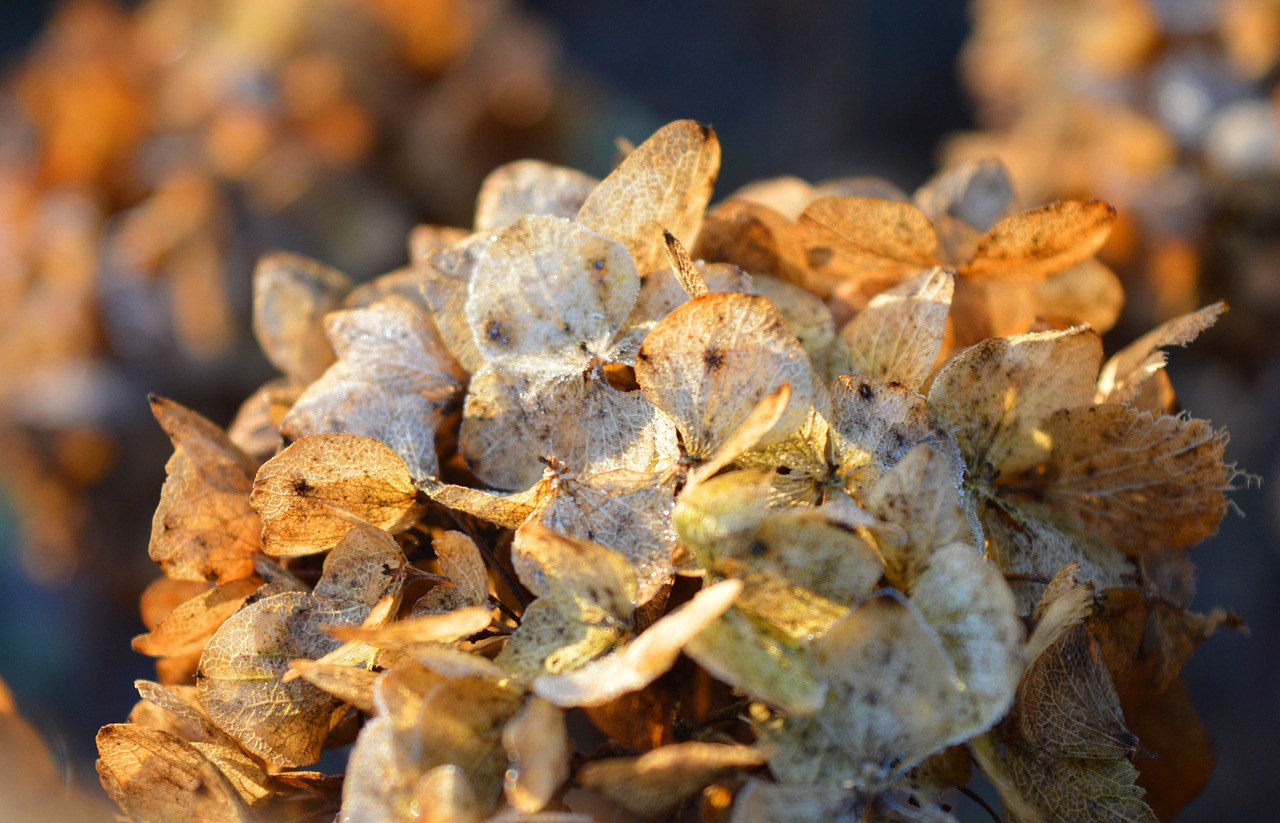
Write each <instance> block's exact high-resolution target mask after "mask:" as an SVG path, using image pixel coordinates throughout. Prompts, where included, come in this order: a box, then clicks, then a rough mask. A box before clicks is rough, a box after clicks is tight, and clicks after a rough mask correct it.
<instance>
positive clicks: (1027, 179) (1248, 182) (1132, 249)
mask: <svg viewBox="0 0 1280 823" xmlns="http://www.w3.org/2000/svg"><path fill="white" fill-rule="evenodd" d="M970 5H971V13H972V17H973V21H974V28H973V34H972V36H971V37H970V39H969V41H968V43H967V44H966V45H965V48H964V52H963V55H962V59H961V68H962V69H963V71H964V75H965V78H966V81H967V85H968V87H969V89H970V90H971V92H972V94H973V96H974V98H975V101H976V103H977V119H978V121H979V123H980V124H981V126H982V130H981V131H977V132H971V133H967V134H961V135H957V136H955V137H954V138H953V139H952V140H951V141H950V142H949V144H948V146H947V148H946V151H945V155H946V157H947V159H948V162H962V161H964V160H968V159H973V158H979V157H986V156H991V155H998V156H999V157H1001V158H1002V159H1003V160H1005V162H1006V163H1008V165H1009V168H1010V169H1011V170H1012V172H1013V175H1014V177H1015V179H1016V180H1017V181H1018V184H1019V186H1021V187H1022V189H1021V193H1022V194H1023V195H1024V196H1027V197H1029V198H1031V199H1033V200H1035V201H1037V202H1038V201H1040V200H1042V199H1054V198H1068V197H1079V196H1082V195H1083V194H1086V193H1087V194H1088V195H1089V196H1095V197H1104V198H1106V199H1107V201H1108V202H1110V203H1112V204H1113V205H1115V206H1116V208H1117V209H1119V211H1120V215H1119V221H1118V223H1117V225H1116V231H1115V232H1114V233H1113V236H1112V239H1111V242H1110V243H1109V244H1108V247H1107V249H1105V250H1104V253H1103V257H1104V259H1106V260H1107V261H1108V262H1109V263H1111V264H1112V265H1114V266H1116V267H1117V269H1119V270H1120V271H1121V272H1122V275H1123V276H1124V277H1125V282H1126V287H1127V289H1128V290H1129V292H1130V294H1131V296H1136V298H1137V299H1136V305H1135V306H1134V307H1133V311H1131V312H1130V315H1131V318H1140V319H1141V320H1143V321H1145V322H1156V320H1157V319H1158V320H1164V319H1167V318H1168V317H1170V316H1172V315H1175V314H1179V313H1182V312H1185V311H1187V310H1189V309H1190V308H1193V307H1194V306H1195V305H1196V301H1197V293H1198V292H1203V291H1213V292H1215V293H1217V294H1226V295H1228V297H1229V298H1230V299H1232V302H1233V304H1235V305H1238V306H1240V307H1241V308H1242V309H1243V310H1242V312H1241V316H1240V317H1239V318H1238V319H1237V320H1236V321H1235V323H1234V324H1233V325H1234V326H1235V327H1236V331H1235V332H1234V336H1235V337H1236V338H1237V339H1238V340H1240V341H1247V340H1251V339H1252V338H1253V337H1256V336H1258V335H1260V334H1268V333H1269V332H1268V331H1267V329H1269V328H1270V327H1271V326H1272V325H1273V324H1274V318H1275V317H1276V316H1277V315H1278V314H1280V302H1277V300H1276V297H1275V295H1274V286H1273V283H1274V277H1273V275H1272V272H1273V271H1274V263H1273V261H1274V259H1275V254H1276V251H1275V246H1274V241H1273V239H1272V238H1273V237H1274V234H1275V225H1276V215H1277V213H1278V212H1280V197H1278V192H1280V189H1277V186H1276V183H1275V181H1276V179H1277V175H1280V112H1278V111H1277V104H1276V100H1277V96H1276V92H1277V84H1276V72H1275V70H1276V67H1277V66H1278V65H1280V4H1277V3H1275V2H1274V0H1215V2H1176V1H1169V0H1083V1H1082V2H1067V3H1064V2H1058V0H1030V2H1024V1H1023V0H973V2H972V3H971V4H970ZM1046 156H1052V157H1054V158H1055V161H1054V162H1050V163H1047V162H1044V158H1045V157H1046ZM1203 278H1216V280H1215V282H1213V283H1212V284H1211V285H1210V286H1209V287H1208V288H1207V289H1205V288H1203V285H1202V283H1201V281H1202V279H1203Z"/></svg>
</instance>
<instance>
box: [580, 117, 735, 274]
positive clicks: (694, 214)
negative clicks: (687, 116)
mask: <svg viewBox="0 0 1280 823" xmlns="http://www.w3.org/2000/svg"><path fill="white" fill-rule="evenodd" d="M719 171H720V142H719V141H718V140H717V139H716V134H715V132H714V131H712V130H711V129H710V128H709V127H707V126H704V125H702V124H701V123H697V122H694V121H693V120H677V121H676V122H674V123H669V124H667V125H666V126H663V127H662V128H661V129H659V130H658V131H657V132H655V133H654V134H653V136H652V137H650V138H649V139H648V140H646V141H644V142H643V143H641V144H640V145H639V146H637V147H636V149H635V151H633V152H631V153H630V154H629V155H627V159H626V160H623V161H622V163H621V164H620V165H619V166H618V168H616V169H614V171H613V173H612V174H610V175H609V176H608V177H606V178H605V179H604V181H603V182H602V183H601V184H600V185H599V186H597V187H596V189H595V191H593V192H591V194H590V196H588V197H587V200H586V202H585V203H583V204H582V209H581V210H580V211H579V212H578V222H579V223H581V224H582V225H584V226H587V227H588V228H591V229H594V230H595V231H598V232H602V233H604V234H607V235H609V236H611V237H614V238H616V239H618V240H620V241H622V242H623V243H624V244H625V245H626V247H627V248H628V249H629V250H630V251H631V256H632V257H633V258H634V259H635V268H636V270H637V271H639V272H640V273H641V274H644V273H646V272H650V271H653V270H654V269H656V268H659V267H660V266H662V265H663V263H664V262H665V260H666V250H665V248H664V244H663V239H662V232H663V230H664V229H665V230H668V231H670V232H671V234H673V235H674V236H675V237H676V239H677V240H679V241H680V243H681V245H683V246H684V247H685V248H690V247H692V246H693V243H694V240H696V239H697V237H698V229H699V228H700V227H701V225H702V213H703V212H704V211H705V210H706V208H707V203H708V202H710V200H711V190H712V188H713V187H714V186H715V182H716V175H717V174H718V173H719Z"/></svg>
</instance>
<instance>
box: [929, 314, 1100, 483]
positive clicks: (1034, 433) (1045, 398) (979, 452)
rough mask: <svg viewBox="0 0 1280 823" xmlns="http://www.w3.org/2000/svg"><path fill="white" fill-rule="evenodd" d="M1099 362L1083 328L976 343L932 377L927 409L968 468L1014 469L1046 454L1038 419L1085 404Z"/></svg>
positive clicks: (1092, 338) (1093, 338)
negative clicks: (950, 436) (948, 434)
mask: <svg viewBox="0 0 1280 823" xmlns="http://www.w3.org/2000/svg"><path fill="white" fill-rule="evenodd" d="M1101 359H1102V341H1101V340H1100V339H1099V338H1098V335H1097V334H1096V333H1094V332H1093V331H1091V330H1090V329H1088V328H1084V327H1079V328H1074V329H1068V330H1066V331H1051V332H1040V333H1035V334H1021V335H1016V336H1014V337H1007V338H994V339H990V340H984V341H983V342H981V343H979V344H978V345H976V346H973V347H971V348H968V349H966V350H964V351H963V352H961V353H960V354H958V355H956V357H955V359H954V360H952V361H951V362H950V363H948V364H947V365H946V366H945V367H944V368H943V369H942V371H941V372H939V373H938V376H937V378H935V379H934V381H933V387H932V388H931V389H930V391H929V410H930V411H931V412H933V415H934V417H935V418H936V419H937V420H938V422H940V423H941V424H942V425H943V426H944V427H945V428H946V429H947V430H948V431H950V432H951V433H952V434H953V435H955V438H956V440H957V441H958V442H959V443H960V449H961V451H962V452H963V453H964V457H965V461H966V462H967V463H968V465H969V468H970V471H975V470H977V469H978V468H979V467H981V466H983V465H984V464H989V465H990V466H992V467H993V468H995V469H996V470H998V471H1000V472H1003V473H1014V472H1018V471H1022V470H1025V469H1028V468H1030V467H1031V466H1033V465H1035V464H1036V463H1038V462H1040V461H1041V460H1042V459H1043V458H1044V457H1046V456H1047V455H1048V451H1049V443H1048V438H1047V437H1045V436H1044V435H1043V433H1042V431H1041V428H1042V427H1043V425H1044V422H1045V420H1047V419H1048V417H1049V416H1050V415H1051V414H1053V413H1054V412H1056V411H1058V410H1059V409H1071V408H1076V407H1078V406H1085V405H1088V404H1089V402H1090V398H1091V397H1092V395H1093V382H1094V377H1095V376H1096V375H1097V373H1098V365H1099V363H1100V362H1101Z"/></svg>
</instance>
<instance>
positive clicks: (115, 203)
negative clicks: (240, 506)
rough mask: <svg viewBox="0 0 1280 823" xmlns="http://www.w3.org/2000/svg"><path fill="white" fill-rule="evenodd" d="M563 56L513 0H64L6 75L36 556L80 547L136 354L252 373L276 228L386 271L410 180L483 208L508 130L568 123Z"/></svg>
mask: <svg viewBox="0 0 1280 823" xmlns="http://www.w3.org/2000/svg"><path fill="white" fill-rule="evenodd" d="M557 60H558V58H557V54H556V46H555V45H554V43H553V41H552V40H551V38H550V37H548V36H547V34H546V32H545V31H544V30H543V29H542V28H540V27H538V26H537V25H534V24H533V23H532V22H531V21H530V20H529V19H528V18H527V16H525V15H524V14H523V13H521V12H519V11H518V10H517V9H516V8H515V7H514V6H513V5H512V4H510V3H507V2H505V0H484V2H470V1H468V2H463V1H462V0H432V2H403V0H369V2H365V0H273V2H271V3H270V4H269V5H268V6H265V7H264V5H263V4H262V3H261V2H257V0H213V1H212V2H187V0H146V2H140V3H121V2H119V0H65V1H64V2H63V3H62V4H61V6H60V8H59V10H58V12H57V14H56V15H55V16H54V18H53V19H52V20H51V22H50V24H49V26H48V27H47V28H46V29H45V30H44V31H43V32H42V34H41V38H40V39H39V41H38V42H37V43H36V44H35V45H34V47H33V48H32V50H31V51H30V52H29V53H28V54H27V55H25V56H24V58H23V61H22V62H21V63H20V64H19V65H17V66H15V67H14V69H13V70H12V71H11V72H9V73H8V74H7V75H6V77H5V82H4V85H3V87H2V88H0V111H2V112H3V117H0V183H2V190H3V197H0V364H3V369H0V448H2V450H3V452H4V454H5V455H6V458H7V459H6V461H5V465H4V466H3V469H2V470H0V483H3V485H4V486H5V492H6V493H7V495H9V496H10V497H11V499H12V503H13V505H12V508H13V510H14V511H15V512H17V514H18V516H19V518H20V520H21V526H22V528H23V530H24V533H25V537H26V543H27V544H28V545H29V550H28V551H27V552H26V553H25V554H24V557H23V560H24V562H25V565H26V568H27V571H28V572H29V573H30V574H31V575H32V576H33V577H37V578H41V579H50V578H60V577H64V576H66V575H68V574H69V573H70V572H71V571H72V570H74V568H75V567H76V565H77V562H78V560H79V551H80V546H81V544H82V543H83V541H84V533H85V531H86V527H87V526H88V525H89V520H90V519H91V517H92V515H91V513H90V511H89V510H88V503H87V501H86V499H85V491H86V489H91V488H93V487H95V486H96V484H98V483H99V482H100V481H101V480H102V478H103V477H104V476H105V475H106V474H107V473H108V472H109V471H110V469H111V468H112V466H113V465H114V462H115V460H116V458H117V457H118V455H119V452H120V451H121V449H119V448H118V443H117V442H115V440H114V437H113V436H112V435H113V432H117V431H118V430H119V428H120V421H121V420H122V419H123V420H133V419H134V418H135V417H136V414H135V413H134V410H135V408H136V405H135V404H134V403H133V402H132V401H129V400H127V399H125V398H126V397H127V392H128V389H127V385H128V383H129V381H130V379H131V375H133V374H135V373H137V372H145V373H148V374H157V373H160V374H166V375H170V379H172V376H173V375H181V374H184V373H188V372H191V371H198V372H199V373H200V374H201V377H202V381H201V382H203V384H204V385H206V386H210V385H211V384H216V383H227V384H231V388H227V389H223V390H222V393H223V394H224V395H230V396H235V395H236V394H238V393H243V392H244V391H246V390H247V389H248V388H249V387H248V386H244V385H239V384H238V378H237V377H236V375H238V373H239V370H238V369H236V368H228V365H229V364H230V363H232V362H234V361H235V359H236V358H238V357H241V356H242V355H243V352H244V351H245V350H246V349H247V348H248V347H249V346H250V345H251V341H250V340H249V335H248V333H247V330H246V328H245V326H246V325H247V324H246V323H245V320H246V318H247V315H248V307H249V302H250V298H249V294H248V289H247V288H246V286H245V282H244V278H243V277H239V276H237V273H238V272H241V271H243V269H244V268H245V267H246V266H247V265H249V264H251V262H252V260H253V259H254V257H256V256H257V255H258V254H259V253H260V252H261V251H262V250H264V249H266V248H270V247H272V246H274V245H278V244H280V243H282V242H283V243H289V244H290V245H297V244H302V245H305V246H306V247H307V248H309V249H311V250H312V251H313V252H316V253H322V254H323V255H324V256H326V258H328V259H333V260H335V261H337V262H339V264H340V265H343V266H345V267H350V268H353V269H357V270H360V271H362V272H363V273H371V272H373V271H377V270H378V269H380V268H381V267H383V266H385V265H387V264H388V262H389V261H391V260H394V257H393V256H392V257H389V256H387V250H388V249H394V248H395V247H396V245H397V244H398V243H399V242H400V238H401V237H402V236H403V234H404V233H405V232H407V231H408V230H409V229H410V228H411V227H412V225H413V219H412V217H411V216H410V215H411V211H410V209H409V208H408V206H407V204H408V203H411V202H412V203H414V204H416V205H417V206H418V207H420V208H423V209H425V210H426V211H427V212H428V213H433V214H440V215H446V214H459V213H461V214H465V213H466V203H467V201H468V199H469V198H470V197H471V193H472V192H474V190H475V186H476V185H477V184H478V183H479V181H480V180H481V179H482V178H483V176H484V175H485V174H486V173H487V172H488V171H489V170H490V169H491V168H492V167H493V166H494V165H496V164H497V163H499V162H502V161H503V160H506V159H510V158H511V157H512V156H514V155H512V154H511V153H510V152H511V145H512V143H515V142H519V143H523V144H525V145H535V146H540V147H541V149H542V150H544V151H546V152H548V153H554V152H556V151H558V150H559V148H560V147H559V143H558V138H557V137H555V136H554V135H557V134H560V133H561V129H564V130H565V131H574V130H575V129H573V128H570V127H568V126H565V125H564V124H563V122H562V121H564V120H566V119H573V118H574V117H577V116H578V115H577V114H575V112H577V111H578V109H579V106H580V105H581V103H580V102H574V97H573V95H572V94H568V93H565V92H566V88H563V87H569V86H570V85H571V84H569V83H568V82H567V81H566V80H565V77H564V73H563V70H562V68H561V67H560V66H559V65H558V64H557ZM427 124H430V126H429V127H428V126H427ZM513 136H514V138H513ZM190 382H192V383H193V384H194V383H196V382H197V381H194V380H192V381H190ZM218 391H219V389H217V388H211V389H206V392H207V393H209V394H216V393H218Z"/></svg>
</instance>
